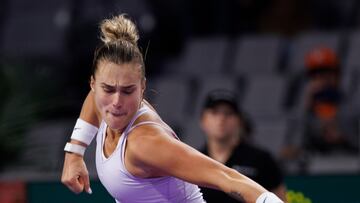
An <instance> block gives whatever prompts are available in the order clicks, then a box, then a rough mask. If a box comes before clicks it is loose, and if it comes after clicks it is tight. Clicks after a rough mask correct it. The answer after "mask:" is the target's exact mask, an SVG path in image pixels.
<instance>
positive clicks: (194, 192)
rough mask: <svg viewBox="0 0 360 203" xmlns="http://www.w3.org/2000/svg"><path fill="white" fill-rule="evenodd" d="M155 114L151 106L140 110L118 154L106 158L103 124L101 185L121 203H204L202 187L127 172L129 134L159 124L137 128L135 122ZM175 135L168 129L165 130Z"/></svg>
mask: <svg viewBox="0 0 360 203" xmlns="http://www.w3.org/2000/svg"><path fill="white" fill-rule="evenodd" d="M148 111H152V110H151V109H150V108H149V107H147V106H144V107H142V108H140V109H139V110H138V111H137V112H136V114H135V116H134V117H133V118H132V120H131V121H130V123H129V125H128V126H127V127H126V129H125V130H124V132H123V133H122V135H121V137H120V138H119V141H118V144H117V147H116V149H115V150H114V152H113V153H112V154H111V155H110V156H109V157H108V158H106V157H105V155H104V152H103V148H104V140H105V135H106V129H107V125H106V123H105V122H104V121H102V122H101V125H100V128H99V131H98V134H97V138H96V143H97V146H96V169H97V173H98V176H99V179H100V181H101V183H102V184H103V185H104V187H105V188H106V189H107V191H108V192H109V193H110V194H111V195H112V196H113V197H114V198H115V200H116V202H117V203H128V202H131V203H168V202H176V203H177V202H184V203H185V202H186V203H203V202H205V201H204V200H203V197H202V194H201V192H200V189H199V187H198V186H196V185H194V184H191V183H188V182H185V181H183V180H180V179H178V178H175V177H171V176H165V177H159V178H139V177H135V176H133V175H132V174H130V172H129V171H127V169H126V167H125V156H124V155H125V146H126V140H127V137H128V135H129V133H130V132H131V131H132V130H133V129H134V128H136V127H137V126H140V125H158V126H162V125H160V124H159V123H156V122H153V121H145V122H141V123H138V124H136V125H134V126H133V123H134V122H135V120H136V119H137V118H138V117H139V116H141V115H142V114H144V113H146V112H148ZM163 128H165V129H167V130H169V131H170V132H171V134H172V135H173V136H174V137H175V138H177V137H176V135H175V133H174V132H173V131H172V130H171V129H170V128H167V127H163Z"/></svg>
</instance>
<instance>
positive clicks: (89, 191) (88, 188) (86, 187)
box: [82, 174, 92, 194]
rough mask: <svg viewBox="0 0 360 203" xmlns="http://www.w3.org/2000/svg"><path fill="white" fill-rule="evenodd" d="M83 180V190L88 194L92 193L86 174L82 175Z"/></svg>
mask: <svg viewBox="0 0 360 203" xmlns="http://www.w3.org/2000/svg"><path fill="white" fill-rule="evenodd" d="M82 178H83V180H84V188H85V191H86V192H87V193H89V194H92V190H91V188H90V179H89V175H88V174H86V175H83V176H82Z"/></svg>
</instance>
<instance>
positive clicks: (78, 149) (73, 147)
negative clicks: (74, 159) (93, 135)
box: [64, 142, 86, 156]
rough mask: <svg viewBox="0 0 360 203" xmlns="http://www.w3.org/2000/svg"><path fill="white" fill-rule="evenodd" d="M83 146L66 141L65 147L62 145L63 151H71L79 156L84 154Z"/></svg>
mask: <svg viewBox="0 0 360 203" xmlns="http://www.w3.org/2000/svg"><path fill="white" fill-rule="evenodd" d="M85 149H86V148H85V147H84V146H81V145H78V144H73V143H70V142H68V143H66V145H65V147H64V151H66V152H72V153H75V154H78V155H81V156H84V154H85Z"/></svg>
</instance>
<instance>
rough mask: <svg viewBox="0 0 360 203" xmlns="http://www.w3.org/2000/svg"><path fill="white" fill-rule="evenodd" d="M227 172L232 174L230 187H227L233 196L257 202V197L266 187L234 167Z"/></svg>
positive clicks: (241, 199)
mask: <svg viewBox="0 0 360 203" xmlns="http://www.w3.org/2000/svg"><path fill="white" fill-rule="evenodd" d="M227 174H228V175H229V176H230V178H229V183H228V187H225V189H226V190H227V191H224V192H226V193H228V194H229V195H230V196H232V197H233V198H235V199H237V200H240V201H245V202H256V200H257V198H258V197H259V196H260V195H261V194H262V193H264V192H267V190H266V189H265V188H263V187H262V186H261V185H259V184H258V183H256V182H255V181H253V180H251V179H250V178H248V177H246V176H244V175H242V174H240V173H238V172H237V171H236V170H234V169H228V170H227Z"/></svg>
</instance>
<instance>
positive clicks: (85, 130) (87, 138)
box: [71, 118, 98, 145]
mask: <svg viewBox="0 0 360 203" xmlns="http://www.w3.org/2000/svg"><path fill="white" fill-rule="evenodd" d="M97 132H98V128H97V127H95V126H93V125H91V124H90V123H88V122H86V121H84V120H82V119H81V118H78V119H77V121H76V124H75V127H74V130H73V132H72V135H71V139H74V140H77V141H80V142H83V143H85V144H87V145H90V143H91V141H92V140H93V139H94V137H95V135H96V133H97Z"/></svg>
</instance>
